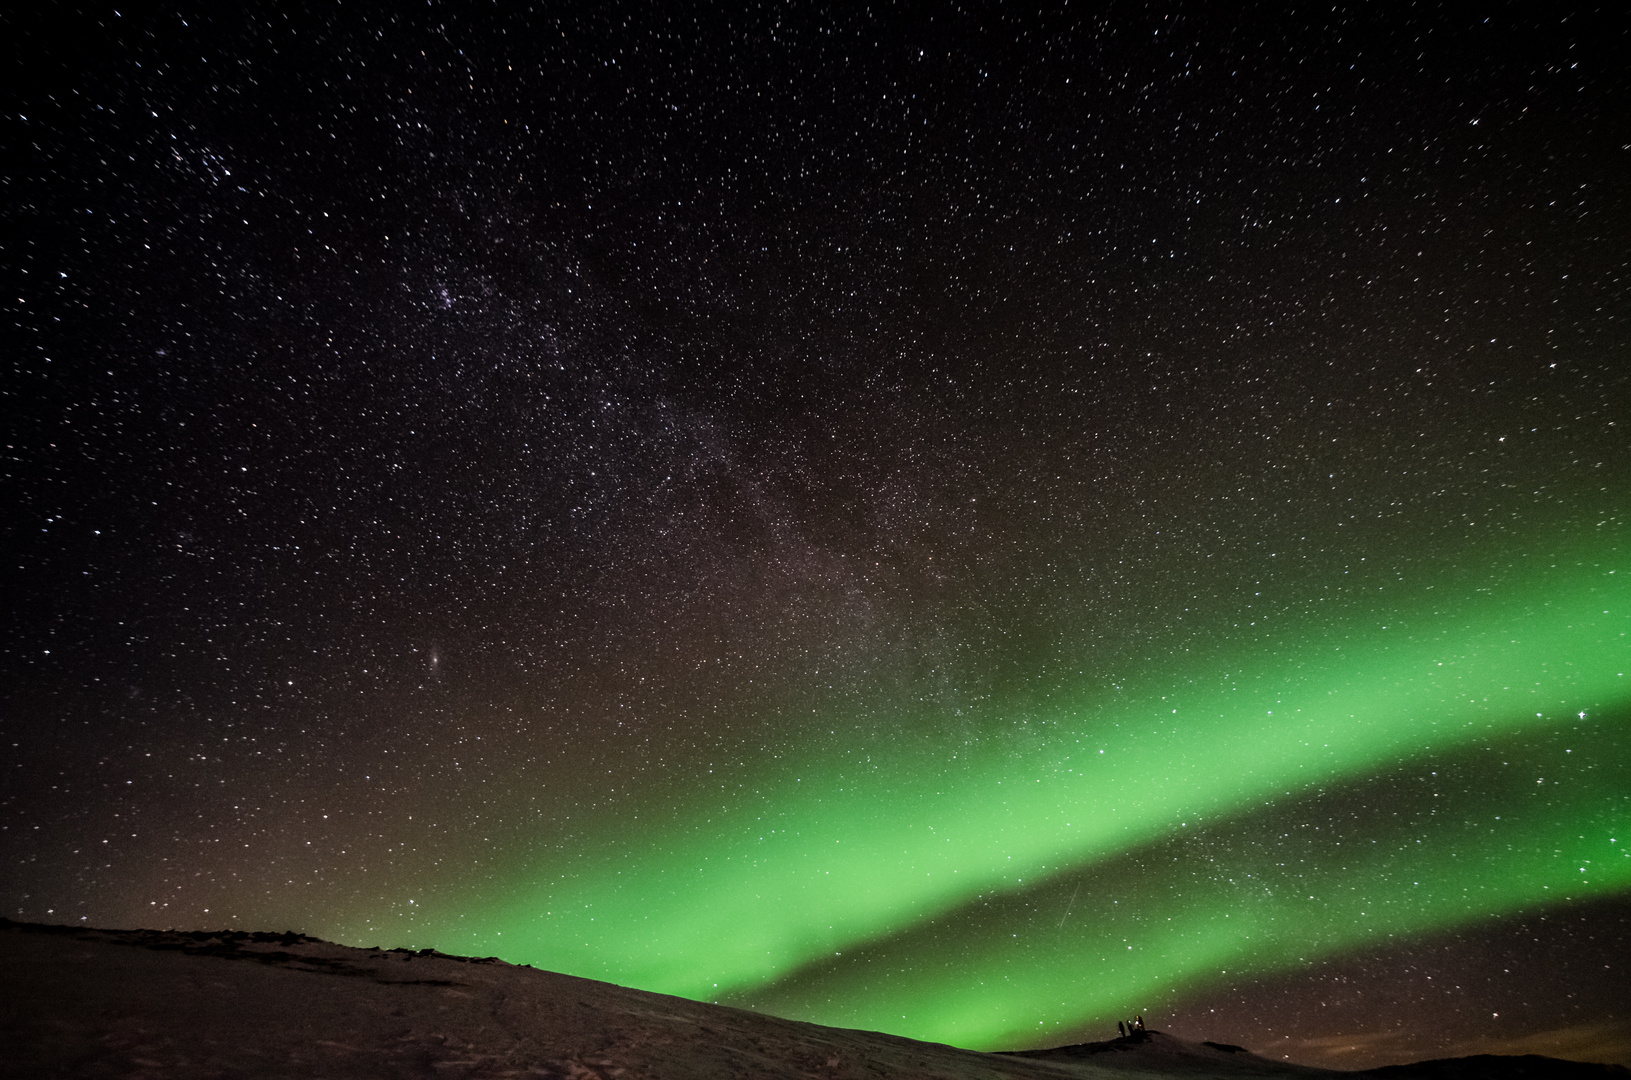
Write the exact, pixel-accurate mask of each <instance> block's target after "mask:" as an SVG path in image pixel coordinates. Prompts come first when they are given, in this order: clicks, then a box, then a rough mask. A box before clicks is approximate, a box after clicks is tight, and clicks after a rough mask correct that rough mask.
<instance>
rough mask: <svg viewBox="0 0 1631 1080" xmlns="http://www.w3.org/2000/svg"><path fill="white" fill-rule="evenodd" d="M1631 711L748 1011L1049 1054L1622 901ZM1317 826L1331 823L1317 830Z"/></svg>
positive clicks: (830, 966)
mask: <svg viewBox="0 0 1631 1080" xmlns="http://www.w3.org/2000/svg"><path fill="white" fill-rule="evenodd" d="M1627 719H1628V714H1624V713H1622V714H1620V715H1619V716H1617V717H1614V718H1612V719H1610V720H1608V721H1604V722H1590V723H1582V724H1579V725H1578V726H1577V730H1574V731H1571V732H1569V733H1568V739H1567V741H1568V742H1569V743H1572V747H1573V748H1572V749H1567V750H1555V751H1553V752H1552V753H1551V754H1550V755H1549V756H1550V757H1551V759H1552V760H1550V761H1546V760H1545V759H1546V758H1547V757H1548V753H1547V751H1546V748H1545V747H1544V746H1542V745H1539V744H1540V743H1542V742H1543V741H1545V740H1546V739H1547V738H1548V737H1551V738H1552V740H1553V741H1555V738H1556V736H1557V733H1555V732H1544V733H1542V732H1530V733H1526V734H1525V735H1523V736H1519V737H1515V738H1511V737H1509V738H1508V739H1507V740H1506V741H1505V742H1504V743H1497V744H1496V745H1494V746H1491V747H1488V748H1485V747H1478V748H1464V749H1463V752H1462V754H1460V755H1458V756H1457V757H1456V758H1454V759H1450V760H1446V761H1435V762H1434V765H1435V766H1436V768H1435V771H1434V773H1433V774H1432V775H1431V776H1428V775H1426V769H1425V768H1420V767H1418V768H1417V769H1416V770H1415V772H1416V773H1418V774H1422V775H1420V776H1418V777H1413V778H1411V779H1413V780H1414V781H1415V782H1414V783H1412V782H1410V781H1409V780H1402V778H1400V777H1396V776H1389V777H1385V778H1380V779H1378V780H1373V781H1372V782H1370V783H1369V784H1362V785H1361V786H1362V787H1368V788H1369V789H1370V790H1368V791H1364V792H1348V793H1346V795H1347V797H1346V798H1342V797H1337V798H1335V799H1333V798H1332V797H1330V796H1320V797H1318V798H1317V799H1316V798H1314V797H1310V798H1309V799H1307V800H1304V805H1303V806H1302V807H1297V808H1294V809H1292V810H1291V812H1287V813H1276V814H1254V815H1251V816H1248V817H1245V818H1242V819H1236V820H1233V821H1229V822H1225V823H1223V824H1222V825H1221V826H1218V827H1215V828H1212V829H1207V830H1194V831H1191V832H1189V833H1188V834H1186V835H1184V836H1181V837H1175V838H1172V839H1170V840H1167V841H1165V842H1162V843H1159V844H1154V845H1150V846H1148V847H1146V848H1142V849H1140V850H1139V851H1138V852H1137V853H1133V854H1129V855H1128V856H1124V857H1122V858H1120V859H1118V860H1112V861H1110V862H1106V863H1100V864H1096V865H1093V866H1090V867H1087V868H1084V869H1080V870H1078V871H1075V872H1073V873H1070V874H1066V875H1062V876H1061V877H1060V878H1058V879H1055V880H1053V881H1050V882H1048V883H1046V884H1044V885H1041V886H1037V887H1035V888H1032V889H1028V890H1026V891H1025V892H1023V893H1017V894H1007V895H1003V896H999V897H996V898H994V899H993V902H991V903H988V904H982V905H977V906H974V907H972V908H966V909H963V910H959V911H957V912H954V913H952V914H951V915H948V916H947V917H945V918H942V919H939V920H934V921H932V922H930V923H928V924H924V925H921V926H918V927H913V928H912V929H910V930H908V931H906V932H904V933H902V934H900V935H897V936H896V937H894V938H891V939H889V940H887V941H883V942H878V943H875V944H874V945H872V946H870V947H865V948H862V949H859V950H856V951H854V952H846V953H845V954H844V957H843V958H842V959H839V960H829V961H827V962H826V963H824V964H820V965H816V966H814V967H812V968H809V969H805V970H804V971H800V972H797V973H795V974H793V975H792V976H790V977H789V978H788V979H786V980H785V981H784V982H783V983H781V984H778V985H776V986H772V987H766V988H761V989H759V990H757V991H755V992H752V993H748V994H744V995H741V996H740V997H739V998H738V999H737V1000H736V1001H734V1002H733V1003H735V1004H742V1005H747V1006H750V1007H753V1008H757V1009H762V1010H764V1011H767V1012H771V1013H775V1014H777V1015H784V1016H796V1017H798V1018H799V1019H803V1020H811V1021H814V1022H817V1023H823V1024H833V1025H840V1026H849V1027H853V1026H876V1025H879V1024H882V1025H884V1026H886V1027H887V1028H888V1029H889V1030H890V1031H892V1032H897V1033H899V1034H903V1035H908V1036H911V1037H914V1038H921V1039H932V1040H937V1041H944V1042H953V1043H956V1044H959V1045H965V1046H979V1047H984V1048H1003V1049H1008V1048H1017V1047H1024V1046H1035V1045H1037V1044H1038V1042H1039V1037H1041V1036H1053V1037H1054V1038H1055V1039H1056V1040H1057V1039H1059V1038H1061V1037H1063V1036H1066V1035H1068V1034H1069V1033H1071V1031H1072V1029H1073V1028H1074V1029H1080V1028H1082V1027H1084V1026H1089V1027H1096V1028H1102V1027H1103V1026H1104V1025H1105V1024H1106V1023H1108V1022H1109V1021H1110V1020H1113V1019H1114V1018H1115V1017H1117V1016H1124V1015H1130V1014H1131V1013H1132V1012H1135V1011H1149V1010H1150V1009H1151V1008H1152V1007H1153V1006H1154V1004H1155V1002H1156V1001H1158V1000H1160V999H1162V998H1164V997H1165V998H1166V999H1167V1000H1170V997H1169V996H1168V995H1170V994H1171V993H1172V992H1173V991H1175V990H1178V989H1180V988H1182V989H1183V990H1185V991H1193V990H1195V989H1196V988H1197V987H1200V986H1204V984H1205V983H1206V982H1208V981H1211V980H1213V979H1215V978H1216V977H1217V975H1218V973H1219V972H1223V971H1228V972H1230V973H1232V974H1234V975H1235V976H1236V977H1239V976H1242V975H1251V974H1259V973H1269V972H1275V971H1281V970H1286V969H1293V968H1297V967H1299V966H1301V965H1303V964H1305V963H1307V962H1312V961H1314V960H1317V959H1319V958H1321V957H1325V956H1330V955H1334V954H1338V953H1341V952H1344V951H1346V950H1348V949H1351V948H1353V947H1355V946H1362V945H1365V944H1366V943H1370V942H1375V941H1379V940H1384V939H1396V938H1405V937H1411V936H1415V935H1420V934H1424V933H1431V932H1434V931H1441V930H1445V929H1448V928H1453V927H1458V926H1463V925H1467V924H1470V923H1476V922H1479V921H1483V920H1485V919H1490V918H1497V917H1500V916H1502V915H1507V914H1510V913H1513V912H1518V911H1524V910H1528V909H1533V908H1538V907H1546V906H1554V905H1557V904H1560V903H1564V902H1568V901H1573V900H1581V899H1586V898H1589V897H1592V896H1599V895H1604V894H1607V893H1613V892H1617V891H1621V890H1625V889H1627V888H1631V725H1628V724H1627V722H1626V721H1627ZM1588 748H1594V749H1595V750H1597V751H1598V752H1599V753H1598V755H1597V756H1596V758H1595V760H1596V761H1597V762H1599V765H1598V766H1597V767H1591V768H1588V769H1587V770H1586V771H1585V772H1584V778H1583V779H1581V778H1574V779H1571V780H1569V781H1566V782H1565V781H1558V780H1557V779H1555V777H1556V776H1557V775H1558V772H1559V771H1565V772H1566V771H1569V770H1559V769H1556V768H1554V766H1559V765H1560V764H1561V759H1565V758H1566V756H1567V755H1572V754H1579V753H1581V752H1582V751H1583V750H1586V749H1588ZM1543 762H1544V764H1543ZM1576 771H1577V770H1576ZM1454 772H1461V773H1463V774H1464V775H1465V774H1470V775H1476V776H1477V777H1478V778H1479V784H1478V786H1477V787H1476V788H1468V787H1466V786H1464V785H1462V786H1458V785H1456V784H1454V783H1444V782H1442V781H1440V780H1439V777H1440V776H1441V775H1443V776H1448V775H1449V774H1451V773H1454ZM1537 773H1541V774H1542V775H1540V776H1538V777H1537V775H1536V774H1537ZM1547 774H1549V776H1548V775H1547ZM1355 795H1358V796H1359V797H1358V798H1355V797H1354V796H1355ZM1333 801H1335V802H1339V803H1341V804H1343V808H1342V809H1341V811H1339V812H1338V813H1336V814H1334V815H1333V814H1329V813H1327V814H1326V815H1321V814H1320V812H1319V806H1318V805H1316V803H1326V804H1329V803H1330V802H1333ZM1354 806H1360V807H1363V809H1362V810H1359V811H1358V812H1355V811H1354V810H1352V809H1349V808H1350V807H1354ZM1321 816H1325V817H1326V821H1327V823H1326V824H1325V825H1324V826H1323V827H1310V826H1309V825H1308V824H1307V822H1308V821H1310V820H1319V818H1320V817H1321ZM1333 818H1334V819H1335V820H1332V819H1333ZM1288 821H1301V822H1303V824H1302V825H1300V826H1297V825H1291V826H1288V825H1287V824H1286V823H1287V822H1288ZM1265 833H1267V834H1269V835H1271V836H1272V843H1265ZM1042 1041H1045V1040H1042Z"/></svg>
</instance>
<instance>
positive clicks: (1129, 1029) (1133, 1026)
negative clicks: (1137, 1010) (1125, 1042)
mask: <svg viewBox="0 0 1631 1080" xmlns="http://www.w3.org/2000/svg"><path fill="white" fill-rule="evenodd" d="M1143 1030H1144V1017H1143V1016H1142V1015H1139V1016H1135V1017H1133V1018H1132V1019H1131V1020H1126V1021H1123V1020H1117V1021H1116V1031H1117V1032H1118V1033H1119V1034H1120V1035H1121V1037H1122V1038H1124V1039H1125V1038H1126V1037H1127V1036H1129V1035H1131V1034H1133V1033H1134V1032H1136V1031H1143Z"/></svg>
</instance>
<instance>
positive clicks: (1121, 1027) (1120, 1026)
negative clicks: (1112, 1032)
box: [1116, 1020, 1127, 1039]
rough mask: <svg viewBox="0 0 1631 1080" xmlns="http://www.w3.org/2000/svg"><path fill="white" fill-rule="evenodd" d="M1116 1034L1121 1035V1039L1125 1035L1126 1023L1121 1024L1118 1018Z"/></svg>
mask: <svg viewBox="0 0 1631 1080" xmlns="http://www.w3.org/2000/svg"><path fill="white" fill-rule="evenodd" d="M1116 1034H1117V1035H1119V1036H1121V1037H1122V1038H1123V1039H1125V1038H1126V1037H1127V1025H1126V1024H1123V1023H1122V1022H1121V1021H1120V1020H1117V1021H1116Z"/></svg>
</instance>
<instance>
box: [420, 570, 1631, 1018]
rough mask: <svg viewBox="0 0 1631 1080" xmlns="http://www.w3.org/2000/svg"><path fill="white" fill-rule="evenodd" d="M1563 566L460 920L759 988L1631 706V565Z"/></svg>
mask: <svg viewBox="0 0 1631 1080" xmlns="http://www.w3.org/2000/svg"><path fill="white" fill-rule="evenodd" d="M1558 576H1560V575H1557V574H1555V573H1554V572H1551V568H1550V567H1549V566H1548V567H1543V568H1540V569H1539V571H1538V572H1533V573H1531V574H1530V575H1529V578H1528V580H1527V581H1526V582H1525V583H1524V584H1525V587H1523V588H1513V589H1509V590H1508V591H1507V592H1506V593H1505V594H1504V595H1502V596H1500V597H1493V598H1484V599H1482V600H1474V601H1472V602H1469V603H1466V604H1465V605H1463V606H1460V607H1458V608H1457V609H1455V610H1452V611H1448V612H1436V611H1433V610H1431V609H1430V608H1428V605H1427V604H1426V603H1425V602H1424V603H1421V604H1420V605H1419V606H1418V610H1417V611H1414V612H1395V613H1390V614H1389V616H1388V619H1389V621H1387V622H1386V623H1385V628H1384V624H1378V625H1377V626H1375V627H1374V628H1371V629H1369V630H1368V632H1364V633H1360V632H1357V631H1354V632H1350V633H1349V634H1348V635H1345V636H1328V637H1325V638H1318V637H1313V636H1310V637H1308V638H1307V639H1306V640H1304V641H1302V642H1299V643H1295V644H1292V643H1287V644H1285V645H1283V646H1282V648H1281V652H1280V655H1278V656H1276V657H1273V658H1271V660H1270V662H1269V663H1268V664H1267V665H1266V666H1265V667H1263V668H1262V669H1260V670H1256V671H1252V670H1250V669H1247V670H1245V671H1244V672H1241V673H1239V674H1236V673H1235V671H1234V669H1227V668H1221V669H1214V670H1212V671H1209V672H1207V673H1204V674H1192V675H1190V676H1189V677H1188V678H1185V679H1183V680H1182V681H1181V682H1179V681H1178V680H1174V681H1175V682H1178V685H1177V686H1176V687H1161V688H1159V689H1161V690H1165V691H1166V693H1165V694H1162V693H1158V692H1156V690H1155V689H1151V690H1149V691H1147V692H1146V693H1145V694H1144V695H1143V696H1142V698H1141V699H1138V700H1134V701H1131V702H1126V701H1124V702H1121V703H1118V704H1116V705H1115V706H1114V707H1113V708H1104V707H1102V706H1100V707H1096V706H1095V705H1094V703H1092V702H1088V701H1084V702H1083V703H1082V706H1081V707H1080V708H1079V709H1077V710H1073V712H1074V715H1073V716H1072V717H1071V719H1070V721H1069V722H1068V723H1066V724H1065V725H1062V726H1063V728H1064V729H1065V730H1066V731H1067V732H1073V737H1068V738H1060V739H1058V740H1056V741H1055V742H1053V743H1052V744H1050V745H1047V746H1045V747H1044V748H1042V749H1041V750H1038V751H1032V752H1030V753H1028V754H1025V755H1016V754H1015V753H1013V752H1012V751H1011V750H1006V749H1002V748H997V749H992V748H980V747H973V748H968V747H958V748H955V753H956V756H955V757H953V756H952V752H951V751H948V752H947V753H946V754H945V755H944V756H942V757H937V758H932V759H930V760H925V759H924V756H923V754H922V752H921V751H920V750H916V749H915V748H911V747H906V748H898V749H895V750H890V749H888V748H882V749H880V748H872V749H871V753H870V761H867V760H864V758H865V755H860V759H859V760H858V759H856V758H852V759H849V760H843V761H838V762H827V763H822V764H818V765H812V766H810V767H808V768H806V769H805V770H804V772H803V773H802V774H801V775H799V776H797V777H796V778H786V777H784V778H781V779H780V780H779V781H775V780H771V781H767V782H766V783H765V785H763V788H762V790H761V793H760V795H759V798H758V801H757V803H755V804H752V805H748V804H742V805H739V806H737V807H733V808H730V809H729V810H727V811H724V812H721V813H718V814H715V815H712V819H711V820H704V821H701V822H697V821H692V822H690V823H685V824H676V825H675V826H674V827H672V828H670V829H668V830H664V831H661V832H657V833H655V834H649V835H646V836H643V837H640V838H638V839H632V840H629V841H627V842H626V843H611V844H608V845H607V847H606V848H605V849H604V850H603V851H602V852H600V853H599V854H598V855H597V856H592V857H588V858H585V859H583V860H580V862H579V864H578V866H577V867H576V868H574V869H573V870H572V871H571V872H569V873H567V874H560V873H559V872H558V871H557V873H556V875H553V880H551V877H550V876H546V875H545V873H543V872H540V873H538V875H537V876H536V877H527V876H523V877H520V878H518V879H517V880H515V881H513V882H512V883H510V884H508V885H507V886H505V887H503V888H502V889H500V890H498V891H499V892H500V893H501V896H502V902H501V904H500V905H499V906H498V907H497V908H496V909H489V910H487V911H473V912H468V913H465V914H466V915H467V917H466V918H463V919H460V920H459V922H458V925H457V932H458V934H459V938H461V939H463V940H465V941H467V942H469V941H471V940H472V939H473V944H471V945H470V946H469V947H472V948H475V949H477V950H490V951H493V952H497V953H501V954H502V955H504V956H506V957H507V958H509V959H511V960H515V961H517V962H528V963H534V964H538V965H539V966H543V967H548V968H551V969H553V970H559V971H566V972H569V973H572V974H578V975H585V976H590V977H594V978H600V979H606V980H609V981H613V982H618V983H621V984H624V985H631V986H637V987H641V988H644V989H651V990H658V991H662V992H666V993H675V994H681V995H686V996H691V997H704V998H711V997H718V996H720V995H723V994H728V993H732V992H735V991H739V990H741V989H744V988H747V987H751V986H754V985H760V984H764V983H768V982H770V981H773V980H775V979H777V978H779V977H781V976H783V975H785V974H786V973H787V972H789V971H792V970H794V969H796V968H798V967H800V966H802V965H803V964H805V963H808V962H810V961H811V960H812V959H815V958H818V957H822V956H827V955H830V954H831V953H832V952H833V951H834V950H836V949H840V948H844V947H847V946H852V945H853V944H854V943H856V942H864V941H868V940H872V939H876V938H878V937H881V936H883V935H886V934H889V933H893V932H895V931H897V930H899V929H900V928H902V927H904V926H908V925H911V924H912V923H914V922H918V921H920V920H923V919H928V918H932V917H934V916H936V915H939V914H941V913H942V912H945V911H947V910H950V909H952V908H954V907H956V906H957V905H959V904H961V903H964V902H965V901H967V900H968V899H969V898H970V897H973V896H975V895H980V894H986V893H990V892H993V891H1003V890H1011V889H1015V888H1021V887H1023V885H1024V883H1025V882H1027V881H1030V882H1032V883H1034V882H1035V880H1036V879H1037V878H1039V877H1045V876H1048V875H1052V874H1056V873H1058V872H1060V871H1061V870H1064V869H1067V868H1069V867H1071V866H1074V865H1077V864H1080V863H1082V862H1085V861H1089V860H1092V859H1097V858H1104V857H1106V856H1109V855H1112V854H1114V853H1116V852H1119V851H1124V850H1126V849H1128V848H1129V847H1131V846H1134V845H1136V844H1140V843H1145V842H1148V841H1150V840H1151V839H1154V838H1158V837H1159V836H1161V835H1163V834H1165V833H1167V832H1169V831H1170V830H1172V829H1173V828H1175V827H1176V826H1177V825H1178V823H1179V822H1180V821H1182V820H1190V821H1194V820H1197V819H1205V820H1209V819H1211V818H1214V817H1217V816H1220V815H1227V814H1234V813H1239V812H1241V811H1244V810H1246V809H1248V808H1250V807H1252V806H1260V805H1262V804H1263V803H1264V802H1265V801H1272V800H1274V799H1276V798H1280V797H1283V796H1285V795H1288V794H1291V793H1293V792H1297V791H1302V790H1305V789H1307V788H1308V787H1310V786H1312V785H1315V784H1319V783H1322V782H1327V781H1330V780H1333V779H1336V778H1341V777H1344V776H1351V775H1356V774H1362V773H1364V772H1365V771H1367V770H1369V769H1372V768H1374V767H1377V766H1379V765H1382V764H1384V763H1390V762H1393V761H1396V760H1399V759H1401V758H1404V757H1409V756H1412V755H1415V754H1418V753H1420V752H1422V751H1423V750H1424V749H1425V748H1427V747H1436V748H1446V747H1450V746H1453V745H1455V744H1457V743H1459V742H1464V741H1466V740H1468V739H1474V738H1481V737H1485V736H1487V735H1489V734H1490V733H1492V732H1500V731H1511V730H1521V729H1524V728H1526V727H1533V726H1536V725H1545V724H1548V723H1551V722H1554V721H1555V720H1556V719H1557V717H1558V716H1559V715H1560V714H1561V713H1562V712H1564V711H1565V710H1570V711H1574V710H1580V709H1590V710H1597V709H1601V708H1603V707H1606V706H1611V705H1615V704H1618V703H1622V702H1625V701H1627V700H1631V685H1628V684H1631V680H1628V679H1627V678H1626V677H1625V676H1624V675H1623V674H1622V672H1624V671H1625V669H1626V666H1627V665H1626V660H1627V639H1626V636H1625V634H1626V627H1627V618H1626V612H1627V611H1628V610H1631V605H1628V604H1627V603H1626V600H1627V598H1628V597H1627V593H1628V592H1631V574H1625V573H1615V572H1613V571H1611V570H1609V569H1607V568H1605V567H1601V566H1596V567H1589V568H1585V569H1576V570H1575V572H1574V573H1573V574H1572V576H1571V577H1570V579H1569V580H1566V581H1559V580H1556V578H1557V577H1558ZM699 816H700V815H699ZM450 929H451V927H450Z"/></svg>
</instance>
